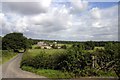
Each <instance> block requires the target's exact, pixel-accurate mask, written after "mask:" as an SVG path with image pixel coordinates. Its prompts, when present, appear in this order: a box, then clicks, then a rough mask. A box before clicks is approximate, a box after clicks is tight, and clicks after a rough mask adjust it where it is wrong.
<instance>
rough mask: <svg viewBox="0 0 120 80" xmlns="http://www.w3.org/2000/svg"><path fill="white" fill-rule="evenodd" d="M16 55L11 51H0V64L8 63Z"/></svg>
mask: <svg viewBox="0 0 120 80" xmlns="http://www.w3.org/2000/svg"><path fill="white" fill-rule="evenodd" d="M16 55H17V53H14V52H12V51H7V50H3V51H0V64H4V63H5V62H7V61H9V60H10V59H12V58H13V57H15V56H16Z"/></svg>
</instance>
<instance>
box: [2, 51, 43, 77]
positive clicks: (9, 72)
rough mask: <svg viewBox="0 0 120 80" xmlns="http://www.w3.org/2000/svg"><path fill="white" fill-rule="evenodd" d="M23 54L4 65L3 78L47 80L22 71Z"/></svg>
mask: <svg viewBox="0 0 120 80" xmlns="http://www.w3.org/2000/svg"><path fill="white" fill-rule="evenodd" d="M21 58H22V53H20V54H18V55H17V56H16V57H15V58H13V59H12V60H10V61H8V62H7V63H5V64H3V65H2V78H45V77H43V76H39V75H35V74H33V73H30V72H27V71H23V70H21V69H20V61H21Z"/></svg>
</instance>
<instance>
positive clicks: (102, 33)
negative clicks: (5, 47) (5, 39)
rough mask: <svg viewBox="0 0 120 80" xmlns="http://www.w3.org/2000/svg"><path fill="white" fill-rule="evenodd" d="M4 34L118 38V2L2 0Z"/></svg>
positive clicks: (0, 23) (88, 38)
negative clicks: (17, 0) (26, 0)
mask: <svg viewBox="0 0 120 80" xmlns="http://www.w3.org/2000/svg"><path fill="white" fill-rule="evenodd" d="M0 5H1V8H2V10H0V25H1V26H0V30H1V31H2V34H1V35H2V36H4V35H5V34H7V33H10V32H22V33H24V35H25V36H27V37H28V38H34V39H49V40H73V41H88V40H94V41H96V40H97V41H101V40H102V41H106V40H118V3H117V2H88V1H81V0H64V1H61V2H60V1H58V0H42V1H40V2H2V3H0Z"/></svg>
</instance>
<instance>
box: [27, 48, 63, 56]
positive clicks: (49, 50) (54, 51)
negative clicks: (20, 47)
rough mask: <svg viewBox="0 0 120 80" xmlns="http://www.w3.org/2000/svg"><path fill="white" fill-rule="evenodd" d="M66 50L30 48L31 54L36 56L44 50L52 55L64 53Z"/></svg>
mask: <svg viewBox="0 0 120 80" xmlns="http://www.w3.org/2000/svg"><path fill="white" fill-rule="evenodd" d="M63 51H65V50H64V49H30V50H28V52H29V55H30V56H33V57H34V56H36V55H38V54H40V53H42V52H45V53H46V54H48V55H52V54H55V53H62V52H63Z"/></svg>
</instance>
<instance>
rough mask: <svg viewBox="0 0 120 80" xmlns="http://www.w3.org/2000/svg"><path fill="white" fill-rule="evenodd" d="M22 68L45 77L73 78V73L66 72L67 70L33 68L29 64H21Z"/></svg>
mask: <svg viewBox="0 0 120 80" xmlns="http://www.w3.org/2000/svg"><path fill="white" fill-rule="evenodd" d="M21 68H22V70H25V71H29V72H33V73H35V74H37V75H40V76H45V77H47V78H57V79H58V78H64V79H70V78H73V76H74V74H72V73H68V72H62V71H58V70H52V69H35V68H33V67H30V66H22V67H21Z"/></svg>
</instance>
